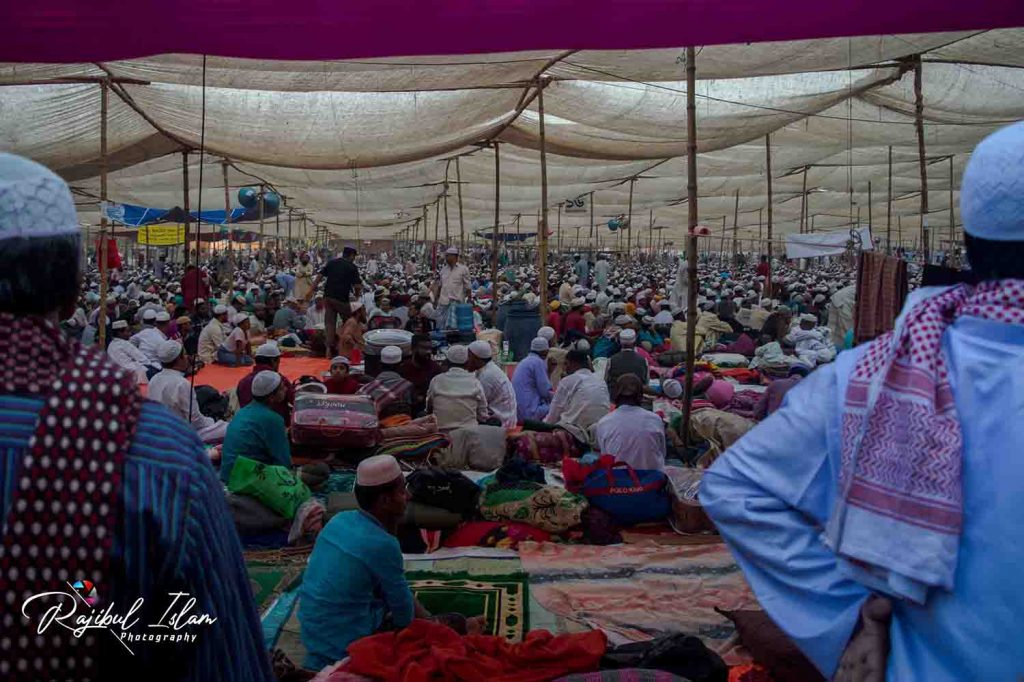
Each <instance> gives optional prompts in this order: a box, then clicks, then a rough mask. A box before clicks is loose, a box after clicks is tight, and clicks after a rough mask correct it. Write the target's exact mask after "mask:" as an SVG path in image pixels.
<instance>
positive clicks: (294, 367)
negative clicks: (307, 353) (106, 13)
mask: <svg viewBox="0 0 1024 682" xmlns="http://www.w3.org/2000/svg"><path fill="white" fill-rule="evenodd" d="M330 365H331V361H330V360H328V359H326V358H288V357H282V358H281V368H280V371H281V374H282V375H284V377H285V378H287V379H289V380H291V381H295V380H296V379H298V378H299V377H301V376H303V375H306V374H309V375H312V376H320V375H321V374H323V373H324V372H326V371H327V370H328V369H330ZM251 371H252V366H251V365H250V366H249V367H225V366H224V365H207V366H206V367H203V368H202V369H201V370H199V373H198V374H196V386H200V385H206V386H213V387H214V388H216V389H217V390H218V391H226V390H228V389H231V388H235V387H236V386H238V382H239V381H241V379H242V377H244V376H245V375H246V374H248V373H249V372H251Z"/></svg>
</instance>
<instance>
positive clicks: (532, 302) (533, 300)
mask: <svg viewBox="0 0 1024 682" xmlns="http://www.w3.org/2000/svg"><path fill="white" fill-rule="evenodd" d="M523 300H524V301H526V305H527V306H533V305H535V304H536V303H537V297H536V296H534V295H533V294H532V293H528V294H526V295H524V296H523Z"/></svg>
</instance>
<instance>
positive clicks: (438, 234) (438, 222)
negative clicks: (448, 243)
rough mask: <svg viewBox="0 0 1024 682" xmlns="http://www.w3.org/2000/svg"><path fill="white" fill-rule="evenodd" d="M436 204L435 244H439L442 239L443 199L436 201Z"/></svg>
mask: <svg viewBox="0 0 1024 682" xmlns="http://www.w3.org/2000/svg"><path fill="white" fill-rule="evenodd" d="M434 204H435V206H434V242H438V241H440V237H441V199H440V198H438V199H435V200H434Z"/></svg>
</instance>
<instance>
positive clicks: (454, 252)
mask: <svg viewBox="0 0 1024 682" xmlns="http://www.w3.org/2000/svg"><path fill="white" fill-rule="evenodd" d="M444 255H446V256H458V255H459V249H458V247H456V246H449V247H448V248H447V249H445V252H444Z"/></svg>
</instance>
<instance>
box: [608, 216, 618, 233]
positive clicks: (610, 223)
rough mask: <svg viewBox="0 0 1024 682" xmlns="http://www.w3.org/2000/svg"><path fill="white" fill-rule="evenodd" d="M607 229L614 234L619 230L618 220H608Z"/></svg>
mask: <svg viewBox="0 0 1024 682" xmlns="http://www.w3.org/2000/svg"><path fill="white" fill-rule="evenodd" d="M608 229H609V230H611V231H612V232H615V231H616V230H617V229H619V219H618V218H612V219H611V220H609V221H608Z"/></svg>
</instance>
